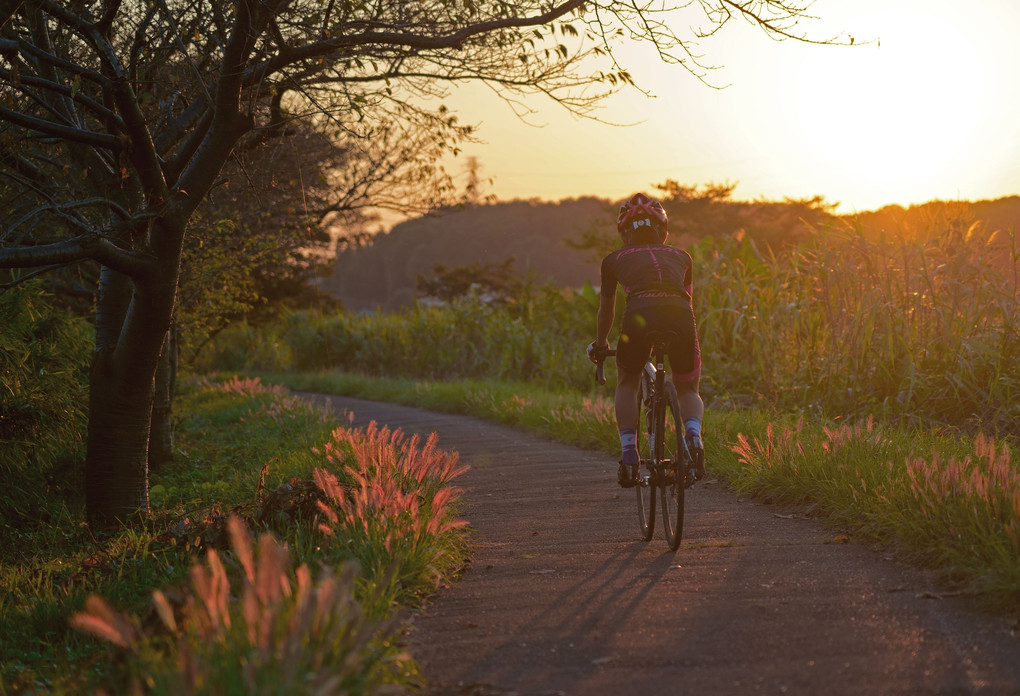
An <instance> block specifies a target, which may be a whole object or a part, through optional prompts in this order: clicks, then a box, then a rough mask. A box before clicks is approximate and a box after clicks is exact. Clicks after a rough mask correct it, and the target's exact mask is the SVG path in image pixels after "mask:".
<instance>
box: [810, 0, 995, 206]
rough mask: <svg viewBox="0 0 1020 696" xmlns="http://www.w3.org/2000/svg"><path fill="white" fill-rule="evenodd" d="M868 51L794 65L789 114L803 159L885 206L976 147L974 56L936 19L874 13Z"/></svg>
mask: <svg viewBox="0 0 1020 696" xmlns="http://www.w3.org/2000/svg"><path fill="white" fill-rule="evenodd" d="M865 24H871V25H872V26H876V27H880V33H879V34H878V38H876V39H875V40H874V42H873V43H872V44H870V45H866V46H861V47H859V48H855V49H851V50H848V51H840V52H838V53H837V52H829V53H827V54H819V56H818V60H816V61H812V62H811V63H809V64H806V65H804V66H803V68H802V71H801V74H800V89H799V91H798V93H799V95H800V97H799V99H800V104H799V105H798V107H799V108H798V113H799V116H800V122H801V127H802V129H803V135H804V136H806V137H805V138H804V144H805V146H807V147H811V148H813V149H814V152H813V153H811V154H812V156H813V157H814V158H816V159H819V160H820V161H823V162H826V163H828V166H829V167H831V168H832V169H833V170H835V171H830V173H831V174H838V175H839V176H840V177H845V178H847V179H851V178H853V179H856V180H861V179H865V180H867V181H870V182H871V184H872V185H873V186H876V187H882V188H883V189H884V190H885V191H886V192H887V193H888V197H889V200H890V201H893V200H896V199H898V198H908V199H909V198H911V197H913V195H914V194H915V192H920V191H922V190H931V188H932V186H933V185H935V184H937V183H938V182H939V181H940V180H944V178H945V174H946V173H947V171H949V170H951V168H953V167H954V166H958V165H959V164H960V163H961V162H962V161H963V160H964V159H965V156H966V154H967V153H966V151H967V149H968V148H973V147H975V146H977V145H979V137H980V120H981V117H982V113H981V112H982V104H983V101H984V98H985V94H984V92H985V84H984V83H985V74H986V71H985V70H984V69H983V66H982V65H981V61H980V58H979V56H980V51H979V50H976V49H977V47H975V46H973V45H971V43H970V40H969V39H967V38H966V37H965V36H964V35H963V34H961V33H960V32H958V31H956V30H955V29H954V28H953V27H952V26H950V25H949V24H947V23H946V22H945V21H944V20H943V21H939V20H936V19H933V18H930V17H928V18H925V17H919V16H917V15H916V14H915V15H910V16H906V15H899V16H898V15H896V14H893V13H883V14H882V15H880V16H876V17H875V18H874V21H873V22H865Z"/></svg>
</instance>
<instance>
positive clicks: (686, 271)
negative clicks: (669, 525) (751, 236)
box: [587, 193, 705, 488]
mask: <svg viewBox="0 0 1020 696" xmlns="http://www.w3.org/2000/svg"><path fill="white" fill-rule="evenodd" d="M616 230H617V232H619V234H620V238H621V239H622V240H623V246H622V247H621V248H619V249H617V250H616V251H614V252H612V253H611V254H609V255H608V256H606V258H605V259H603V260H602V290H601V294H600V298H599V299H600V301H599V310H598V316H597V319H596V327H595V340H594V341H593V342H592V343H591V344H589V346H588V350H587V352H588V357H589V358H590V359H591V360H592V362H596V363H597V362H600V361H601V360H602V358H603V357H604V355H603V354H604V352H605V351H606V350H608V349H609V340H608V339H609V331H610V329H611V328H612V326H613V319H614V316H615V314H616V286H617V284H619V285H621V286H622V287H623V289H624V291H625V292H626V293H627V305H626V309H625V310H624V313H623V325H622V327H621V330H620V338H619V341H618V342H617V344H616V366H617V382H616V424H617V427H618V428H619V431H620V449H621V450H622V456H621V458H620V468H619V471H618V474H617V475H618V479H619V484H620V485H621V486H623V487H625V488H626V487H630V486H633V485H634V482H635V479H636V477H637V469H638V463H639V456H638V451H637V442H636V432H637V424H638V411H639V404H638V390H639V387H640V379H641V370H642V368H643V367H644V364H645V363H646V362H647V361H648V359H649V357H650V356H651V352H652V345H651V341H650V340H648V338H647V336H646V333H647V332H648V331H653V330H659V331H666V330H669V331H675V332H676V333H678V334H679V335H680V337H681V338H680V340H679V341H674V342H673V343H672V344H671V345H670V348H669V364H670V371H671V373H672V377H673V384H674V385H675V386H676V389H677V394H678V396H679V397H680V413H681V418H682V419H683V421H684V435H685V439H686V441H687V447H688V449H689V450H690V452H691V456H692V457H693V458H694V464H695V471H696V474H695V475H696V477H697V478H698V479H700V478H702V477H703V476H704V473H705V449H704V446H703V444H702V440H701V421H702V418H703V417H704V412H705V405H704V402H703V401H702V400H701V395H700V394H699V393H698V383H699V380H700V377H701V347H700V345H699V343H698V331H697V327H696V325H695V321H694V308H693V306H692V302H691V297H692V291H693V285H692V281H691V269H692V266H693V261H692V260H691V256H690V254H688V253H687V252H686V251H683V250H681V249H677V248H675V247H672V246H670V245H667V244H666V243H665V242H666V238H667V237H668V236H669V221H668V219H667V216H666V211H665V210H664V209H663V207H662V204H661V203H659V202H658V201H657V200H655V199H654V198H651V197H649V196H646V195H645V194H643V193H636V194H634V195H633V196H631V197H630V198H629V199H627V201H626V202H625V203H624V204H623V205H621V206H620V214H619V216H618V217H617V220H616Z"/></svg>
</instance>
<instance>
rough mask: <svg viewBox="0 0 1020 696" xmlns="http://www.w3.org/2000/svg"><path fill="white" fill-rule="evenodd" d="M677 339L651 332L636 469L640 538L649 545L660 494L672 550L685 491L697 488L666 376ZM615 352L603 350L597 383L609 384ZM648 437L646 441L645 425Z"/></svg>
mask: <svg viewBox="0 0 1020 696" xmlns="http://www.w3.org/2000/svg"><path fill="white" fill-rule="evenodd" d="M676 337H677V335H676V334H675V333H674V332H672V331H652V332H649V338H651V340H652V357H651V358H650V359H649V360H648V362H647V363H645V366H644V369H643V370H642V371H641V384H640V388H639V392H638V403H639V411H638V432H637V444H638V454H639V456H640V463H639V464H638V465H637V466H636V467H635V469H634V488H635V490H636V493H637V508H638V522H639V524H640V529H641V537H642V538H643V539H644V540H645V541H651V539H652V535H653V534H654V532H655V501H656V492H658V493H659V496H660V498H661V501H662V523H663V529H664V531H665V535H666V542H667V543H668V544H669V548H670V550H672V551H676V550H677V549H678V548H680V539H681V538H682V537H683V528H684V503H685V498H686V492H687V489H688V488H690V487H691V486H693V485H694V481H695V469H694V459H693V457H692V456H691V453H690V450H688V449H687V441H686V440H685V439H684V432H683V421H682V419H681V415H680V400H679V398H678V397H677V392H676V387H675V386H674V385H673V381H672V379H670V378H669V375H668V374H667V372H666V368H665V357H666V353H667V352H668V350H669V345H670V342H671V341H672V340H674V339H675V338H676ZM614 355H616V351H615V350H607V351H602V352H601V353H600V356H601V357H600V358H599V360H598V362H597V364H596V368H595V378H596V380H597V381H598V383H599V384H605V383H606V378H605V370H604V366H605V358H607V357H611V356H614ZM642 424H644V426H645V430H646V432H645V433H644V437H642V432H641V429H642V428H641V426H642Z"/></svg>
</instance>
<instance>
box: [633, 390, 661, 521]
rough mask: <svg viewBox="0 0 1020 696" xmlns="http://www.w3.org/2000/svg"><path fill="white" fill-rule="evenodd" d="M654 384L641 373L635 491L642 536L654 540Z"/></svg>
mask: <svg viewBox="0 0 1020 696" xmlns="http://www.w3.org/2000/svg"><path fill="white" fill-rule="evenodd" d="M652 403H653V399H652V384H651V381H650V380H649V379H648V377H647V376H646V375H644V374H642V375H641V386H640V388H639V389H638V424H637V433H636V435H637V447H638V456H639V457H640V458H641V466H640V467H639V468H638V476H637V483H636V484H635V485H634V491H635V493H636V494H637V511H638V524H639V525H640V530H641V538H642V539H644V540H645V541H651V540H652V534H653V533H654V532H655V497H656V496H655V488H656V486H655V484H656V481H655V472H654V471H653V470H652V468H651V464H652V450H651V439H650V437H649V436H650V435H651V434H652V431H653V430H654V423H655V419H654V418H652Z"/></svg>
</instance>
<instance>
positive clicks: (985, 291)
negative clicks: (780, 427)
mask: <svg viewBox="0 0 1020 696" xmlns="http://www.w3.org/2000/svg"><path fill="white" fill-rule="evenodd" d="M702 251H703V253H704V255H705V256H706V257H707V259H708V260H709V262H708V263H706V264H705V266H706V270H707V273H708V277H707V278H705V280H703V281H702V282H701V283H700V287H701V289H702V294H701V295H700V306H701V307H702V308H703V310H702V312H701V315H700V319H701V321H700V323H699V328H700V330H701V335H702V341H703V346H705V353H706V364H707V368H706V370H707V374H708V378H707V381H708V382H710V384H711V385H712V386H713V387H714V388H715V391H716V393H719V394H725V395H728V396H737V395H740V398H743V399H754V400H759V401H764V402H767V403H771V404H775V405H777V406H779V407H781V408H800V409H806V410H810V411H812V412H815V413H820V414H824V415H827V416H837V415H857V416H862V415H864V414H868V413H878V414H880V415H882V416H884V417H891V418H897V419H903V420H905V421H907V422H914V423H919V424H925V423H928V424H930V423H940V424H949V425H953V426H956V427H960V428H966V429H970V430H974V429H976V428H981V429H984V430H988V431H994V432H1000V433H1002V434H1009V435H1017V434H1020V426H1018V423H1020V399H1018V396H1020V331H1018V328H1020V323H1018V319H1020V286H1018V265H1017V262H1018V252H1017V246H1016V235H1015V233H1009V234H1007V233H1004V232H1001V231H999V232H995V233H993V234H987V233H985V232H983V231H982V229H981V228H980V227H978V226H974V227H972V228H971V229H970V230H969V231H968V232H967V233H966V234H965V235H956V234H950V233H948V232H947V233H946V234H945V235H943V236H938V237H933V238H931V239H928V240H918V239H912V240H906V239H896V240H892V239H889V238H879V239H868V238H866V237H864V236H863V235H861V234H859V233H857V232H854V231H847V232H844V233H836V232H829V233H827V234H825V235H818V236H817V237H816V238H815V239H813V240H811V241H809V242H806V243H804V244H802V245H800V246H798V247H796V248H794V249H791V250H787V251H785V252H783V253H781V254H779V255H775V256H765V255H763V254H761V253H759V252H758V250H756V249H755V248H754V247H753V245H751V244H750V243H749V242H744V243H742V244H741V243H739V242H736V241H730V242H727V243H724V244H718V245H716V244H712V245H706V247H705V248H704V249H703V250H702Z"/></svg>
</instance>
